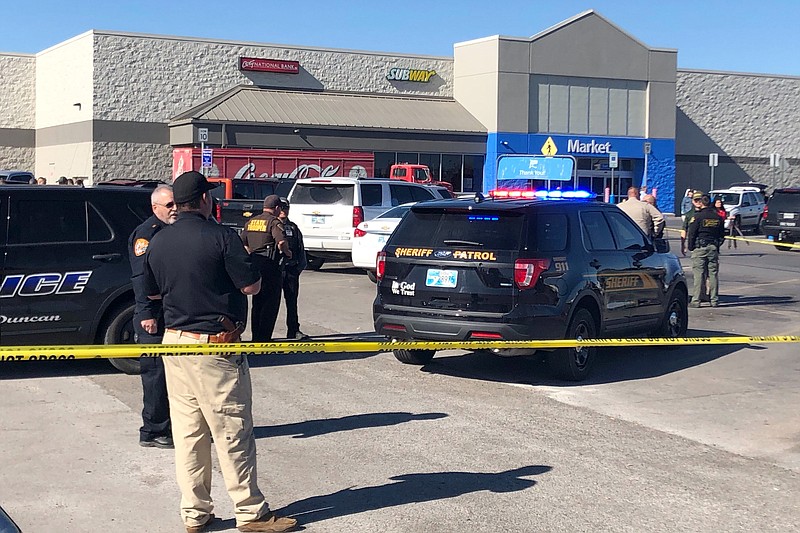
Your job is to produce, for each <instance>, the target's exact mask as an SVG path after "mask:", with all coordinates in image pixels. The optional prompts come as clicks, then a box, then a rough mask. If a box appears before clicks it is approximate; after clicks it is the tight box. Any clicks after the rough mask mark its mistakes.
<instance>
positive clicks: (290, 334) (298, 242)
mask: <svg viewBox="0 0 800 533" xmlns="http://www.w3.org/2000/svg"><path fill="white" fill-rule="evenodd" d="M278 219H279V220H280V221H281V222H282V223H283V232H284V233H285V234H286V242H287V243H288V244H289V250H291V251H292V257H291V259H289V258H286V257H281V276H282V282H283V299H284V301H285V302H286V338H287V339H289V340H304V339H307V338H308V335H306V334H305V333H303V332H302V331H300V320H299V318H298V315H297V296H298V294H299V293H300V274H302V273H303V270H305V268H306V265H307V264H308V262H307V260H306V248H305V245H304V244H303V234H302V233H301V232H300V228H298V227H297V224H295V223H294V222H292V221H291V220H289V200H287V199H286V198H281V212H280V214H279V215H278Z"/></svg>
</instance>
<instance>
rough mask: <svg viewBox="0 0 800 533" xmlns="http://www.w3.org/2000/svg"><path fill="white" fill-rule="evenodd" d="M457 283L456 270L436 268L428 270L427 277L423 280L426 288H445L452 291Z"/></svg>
mask: <svg viewBox="0 0 800 533" xmlns="http://www.w3.org/2000/svg"><path fill="white" fill-rule="evenodd" d="M457 283H458V270H439V269H437V268H429V269H428V277H427V278H425V286H426V287H446V288H450V289H452V288H453V287H455V286H456V284H457Z"/></svg>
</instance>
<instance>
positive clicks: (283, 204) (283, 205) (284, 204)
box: [281, 196, 289, 209]
mask: <svg viewBox="0 0 800 533" xmlns="http://www.w3.org/2000/svg"><path fill="white" fill-rule="evenodd" d="M281 209H289V200H287V199H286V197H284V196H281Z"/></svg>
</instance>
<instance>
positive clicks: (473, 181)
mask: <svg viewBox="0 0 800 533" xmlns="http://www.w3.org/2000/svg"><path fill="white" fill-rule="evenodd" d="M483 161H484V157H483V156H482V155H465V156H464V191H469V192H473V191H482V190H483Z"/></svg>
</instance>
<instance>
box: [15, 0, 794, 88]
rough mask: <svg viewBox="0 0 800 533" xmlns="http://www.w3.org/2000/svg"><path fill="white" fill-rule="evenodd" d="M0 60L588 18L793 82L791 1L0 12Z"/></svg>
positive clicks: (39, 5) (26, 4) (347, 42)
mask: <svg viewBox="0 0 800 533" xmlns="http://www.w3.org/2000/svg"><path fill="white" fill-rule="evenodd" d="M0 7H1V8H2V9H0V12H2V13H3V17H2V22H1V23H0V27H2V31H0V52H16V53H36V52H40V51H42V50H44V49H45V48H48V47H50V46H52V45H54V44H57V43H59V42H61V41H64V40H66V39H69V38H70V37H73V36H75V35H78V34H80V33H83V32H85V31H87V30H90V29H97V30H116V31H127V32H137V33H150V34H161V35H180V36H190V37H200V38H214V39H225V40H233V41H247V42H258V43H271V44H288V45H297V46H309V47H325V48H344V49H354V50H370V51H384V52H398V53H411V54H424V55H435V56H450V57H452V55H453V43H456V42H460V41H467V40H470V39H477V38H480V37H487V36H489V35H497V34H500V35H508V36H514V37H525V36H531V35H534V34H536V33H539V32H540V31H542V30H544V29H546V28H549V27H550V26H552V25H554V24H557V23H559V22H561V21H562V20H565V19H567V18H569V17H572V16H573V15H576V14H578V13H580V12H582V11H585V10H587V9H595V10H596V11H598V12H599V13H600V14H601V15H603V16H605V17H606V18H608V19H609V20H611V21H612V22H613V23H615V24H616V25H617V26H619V27H620V28H622V29H623V30H625V31H626V32H628V33H629V34H630V35H632V36H633V37H635V38H637V39H639V40H640V41H642V42H644V43H645V44H647V45H649V46H652V47H659V48H676V49H678V67H679V68H698V69H710V70H728V71H738V72H753V73H768V74H787V75H791V76H800V30H798V28H799V27H800V0H760V1H744V0H694V1H689V0H650V1H646V0H596V1H594V2H587V1H581V0H527V1H526V0H484V1H478V0H462V1H455V0H426V1H421V0H371V1H366V0H353V1H335V0H328V1H323V0H302V1H293V2H292V1H271V0H238V1H237V0H228V1H226V0H216V1H213V2H212V1H206V0H195V1H187V0H158V1H156V0H141V1H138V2H134V1H126V0H101V1H98V0H86V1H82V0H77V1H72V2H69V1H65V0H27V1H26V0H0Z"/></svg>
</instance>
